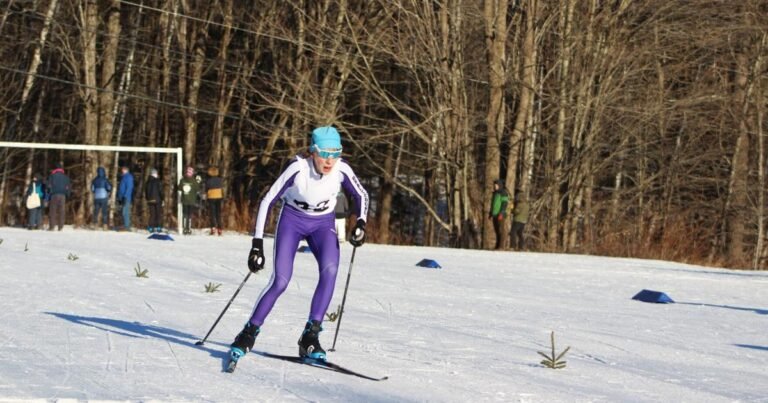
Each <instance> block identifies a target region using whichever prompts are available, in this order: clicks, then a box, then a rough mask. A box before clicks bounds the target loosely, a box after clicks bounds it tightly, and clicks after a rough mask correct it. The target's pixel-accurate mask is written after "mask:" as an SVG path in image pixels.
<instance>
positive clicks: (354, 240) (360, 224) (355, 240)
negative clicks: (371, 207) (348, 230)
mask: <svg viewBox="0 0 768 403" xmlns="http://www.w3.org/2000/svg"><path fill="white" fill-rule="evenodd" d="M349 243H351V244H352V245H354V246H363V244H364V243H365V220H363V219H362V218H358V219H357V224H355V229H353V230H352V236H351V237H349Z"/></svg>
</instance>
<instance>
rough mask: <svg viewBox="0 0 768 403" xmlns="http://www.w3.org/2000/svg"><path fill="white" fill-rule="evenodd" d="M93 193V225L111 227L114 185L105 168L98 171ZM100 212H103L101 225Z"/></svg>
mask: <svg viewBox="0 0 768 403" xmlns="http://www.w3.org/2000/svg"><path fill="white" fill-rule="evenodd" d="M91 193H93V225H95V226H98V225H101V226H102V227H103V228H106V227H107V226H108V225H109V217H108V215H109V195H110V193H112V183H110V182H109V179H107V171H106V170H105V169H104V167H99V168H98V169H96V177H95V178H93V180H92V181H91ZM99 212H101V224H99Z"/></svg>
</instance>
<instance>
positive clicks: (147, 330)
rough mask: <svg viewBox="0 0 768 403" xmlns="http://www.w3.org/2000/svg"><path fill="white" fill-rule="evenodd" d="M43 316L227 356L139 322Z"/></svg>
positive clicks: (190, 338)
mask: <svg viewBox="0 0 768 403" xmlns="http://www.w3.org/2000/svg"><path fill="white" fill-rule="evenodd" d="M44 313H45V314H48V315H52V316H55V317H57V318H60V319H64V320H67V321H70V322H72V323H75V324H78V325H83V326H88V327H92V328H95V329H99V330H102V331H105V332H110V333H114V334H118V335H121V336H125V337H134V338H142V339H146V338H153V339H160V340H166V341H168V342H170V343H175V344H178V345H181V346H185V347H191V348H197V349H201V350H205V351H207V352H208V353H209V354H210V355H211V356H213V357H216V358H222V359H223V358H225V357H227V356H228V352H227V351H219V350H214V349H211V348H207V347H205V346H196V345H195V341H196V340H197V338H196V337H195V336H193V335H191V334H188V333H183V332H179V331H178V330H173V329H169V328H167V327H162V326H154V325H146V324H143V323H141V322H127V321H124V320H118V319H108V318H96V317H91V316H79V315H70V314H66V313H59V312H44ZM213 344H217V345H220V346H226V347H229V345H225V344H221V343H213Z"/></svg>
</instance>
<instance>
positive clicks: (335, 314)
mask: <svg viewBox="0 0 768 403" xmlns="http://www.w3.org/2000/svg"><path fill="white" fill-rule="evenodd" d="M339 315H341V305H339V306H338V307H337V308H336V312H331V313H326V314H325V317H326V318H328V321H329V322H335V321H336V319H338V318H339Z"/></svg>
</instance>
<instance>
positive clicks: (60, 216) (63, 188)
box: [45, 162, 72, 231]
mask: <svg viewBox="0 0 768 403" xmlns="http://www.w3.org/2000/svg"><path fill="white" fill-rule="evenodd" d="M71 183H72V182H71V181H70V179H69V176H67V174H65V173H64V168H63V163H61V162H59V163H57V164H56V168H54V170H53V171H51V174H50V175H49V176H48V185H47V187H46V191H47V194H46V196H45V199H46V200H48V203H49V204H48V221H49V224H48V225H49V226H48V231H53V228H54V227H57V228H58V230H59V231H61V230H62V229H63V228H64V221H65V218H66V217H65V212H66V209H65V207H66V203H67V198H69V197H70V195H71V192H72V190H71Z"/></svg>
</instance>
